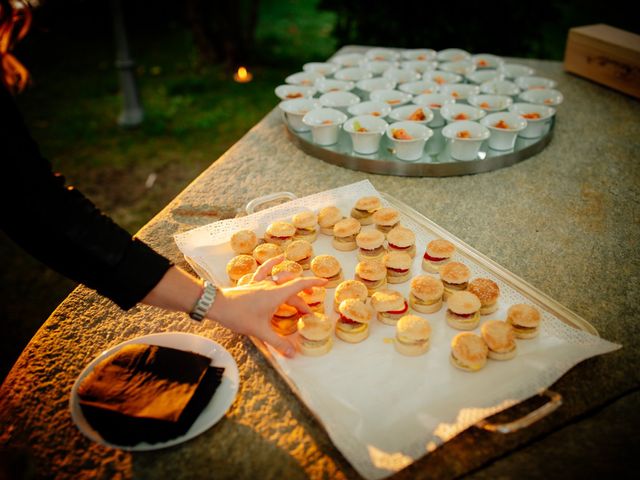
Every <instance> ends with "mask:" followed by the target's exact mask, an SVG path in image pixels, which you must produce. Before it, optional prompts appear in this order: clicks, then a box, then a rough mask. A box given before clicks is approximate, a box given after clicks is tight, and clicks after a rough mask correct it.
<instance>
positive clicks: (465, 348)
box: [449, 332, 489, 372]
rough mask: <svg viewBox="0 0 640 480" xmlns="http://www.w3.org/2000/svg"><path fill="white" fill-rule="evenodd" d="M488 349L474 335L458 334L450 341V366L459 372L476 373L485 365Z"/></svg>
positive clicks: (469, 333) (467, 333) (468, 333)
mask: <svg viewBox="0 0 640 480" xmlns="http://www.w3.org/2000/svg"><path fill="white" fill-rule="evenodd" d="M488 354H489V348H488V347H487V344H486V343H485V342H484V340H483V339H482V338H480V337H479V336H478V335H476V334H475V333H471V332H464V333H459V334H458V335H456V336H455V337H453V340H451V356H450V357H449V358H450V360H451V364H452V365H453V366H455V367H457V368H459V369H460V370H465V371H467V372H477V371H478V370H480V369H481V368H482V367H484V366H485V365H486V363H487V356H488Z"/></svg>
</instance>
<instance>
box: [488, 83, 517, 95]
mask: <svg viewBox="0 0 640 480" xmlns="http://www.w3.org/2000/svg"><path fill="white" fill-rule="evenodd" d="M480 91H481V92H482V93H488V94H490V95H508V96H510V97H515V96H516V95H518V94H519V93H520V87H518V85H516V84H515V83H513V82H511V81H509V80H490V81H488V82H484V83H483V84H482V85H480Z"/></svg>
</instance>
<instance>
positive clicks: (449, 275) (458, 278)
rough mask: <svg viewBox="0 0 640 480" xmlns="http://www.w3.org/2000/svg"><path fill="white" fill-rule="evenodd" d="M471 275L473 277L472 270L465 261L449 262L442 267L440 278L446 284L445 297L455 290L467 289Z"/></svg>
mask: <svg viewBox="0 0 640 480" xmlns="http://www.w3.org/2000/svg"><path fill="white" fill-rule="evenodd" d="M469 277H471V270H469V267H467V266H466V265H464V264H463V263H460V262H449V263H447V264H446V265H443V266H442V267H440V280H442V284H443V285H444V299H445V300H446V299H447V298H449V295H451V294H452V293H454V292H461V291H463V290H466V289H467V285H468V283H467V282H468V281H469ZM478 308H480V307H478Z"/></svg>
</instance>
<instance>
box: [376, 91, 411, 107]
mask: <svg viewBox="0 0 640 480" xmlns="http://www.w3.org/2000/svg"><path fill="white" fill-rule="evenodd" d="M369 98H370V99H371V100H375V101H380V102H385V103H387V104H389V105H390V106H391V107H392V108H395V107H400V106H401V105H404V104H406V103H409V102H410V101H411V99H412V98H413V96H412V95H410V94H408V93H406V92H401V91H400V90H374V91H373V92H371V94H370V95H369Z"/></svg>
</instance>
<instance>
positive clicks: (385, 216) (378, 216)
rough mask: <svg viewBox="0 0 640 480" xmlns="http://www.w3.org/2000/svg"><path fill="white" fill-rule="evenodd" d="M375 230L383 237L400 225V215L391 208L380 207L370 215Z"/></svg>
mask: <svg viewBox="0 0 640 480" xmlns="http://www.w3.org/2000/svg"><path fill="white" fill-rule="evenodd" d="M372 218H373V222H374V223H375V224H376V228H377V229H378V230H380V231H381V232H382V233H384V234H385V235H386V234H387V233H389V232H390V231H391V230H392V229H394V228H395V227H397V226H398V225H400V213H399V212H398V211H397V210H396V209H395V208H391V207H382V208H380V209H378V210H376V211H375V212H374V214H373V215H372Z"/></svg>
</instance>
